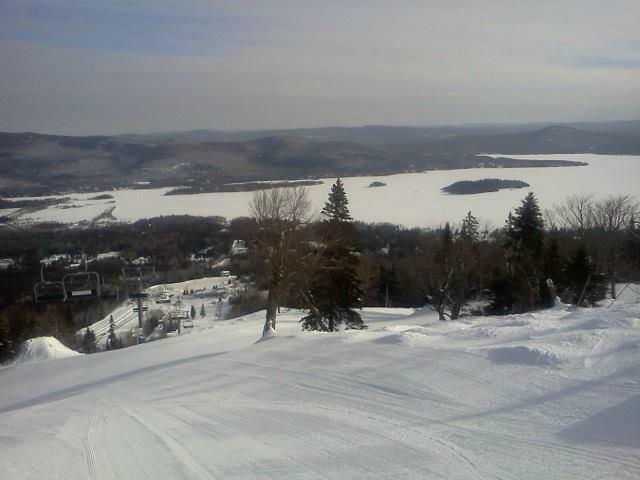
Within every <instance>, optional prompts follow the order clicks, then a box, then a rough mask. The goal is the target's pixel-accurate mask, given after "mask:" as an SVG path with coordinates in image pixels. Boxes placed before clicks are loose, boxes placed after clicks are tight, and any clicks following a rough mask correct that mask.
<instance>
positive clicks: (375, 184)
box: [368, 182, 387, 188]
mask: <svg viewBox="0 0 640 480" xmlns="http://www.w3.org/2000/svg"><path fill="white" fill-rule="evenodd" d="M386 186H387V184H386V183H384V182H371V183H370V184H369V187H368V188H374V187H386Z"/></svg>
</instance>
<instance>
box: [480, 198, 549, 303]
mask: <svg viewBox="0 0 640 480" xmlns="http://www.w3.org/2000/svg"><path fill="white" fill-rule="evenodd" d="M504 233H505V235H506V238H507V241H506V244H505V248H506V251H505V259H506V264H505V269H504V272H502V273H501V274H500V275H499V277H501V278H499V279H498V280H497V281H496V283H495V285H494V287H495V289H499V290H500V292H497V291H495V290H494V292H493V298H494V305H492V306H491V308H490V310H491V311H493V312H502V313H512V312H513V311H517V312H523V311H528V310H533V309H534V308H536V307H542V306H546V305H547V303H548V302H549V298H548V297H549V295H548V289H547V287H546V283H545V280H546V278H544V272H543V270H544V265H543V264H542V259H541V257H542V247H543V243H544V221H543V219H542V213H541V212H540V206H539V205H538V200H537V199H536V197H535V195H534V194H533V192H529V193H528V194H527V196H526V197H525V198H524V199H523V200H522V203H521V205H520V206H519V207H517V208H516V209H515V210H514V212H513V213H511V212H510V213H509V216H508V217H507V221H506V224H505V228H504ZM496 302H497V303H496Z"/></svg>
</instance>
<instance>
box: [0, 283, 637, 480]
mask: <svg viewBox="0 0 640 480" xmlns="http://www.w3.org/2000/svg"><path fill="white" fill-rule="evenodd" d="M632 291H633V292H634V293H635V294H636V296H634V297H628V298H630V300H628V301H626V302H625V301H620V302H619V303H618V304H614V305H612V307H611V308H609V309H607V308H598V309H581V310H576V311H571V310H567V311H564V310H562V309H551V310H547V311H540V312H534V313H531V314H524V315H513V316H508V317H502V318H501V317H485V318H472V319H466V320H464V321H460V322H447V323H440V322H438V321H437V320H436V319H435V317H434V315H433V314H432V313H424V312H416V313H415V314H410V312H408V311H403V312H402V313H399V312H398V311H394V310H391V309H390V310H386V311H385V310H381V309H375V310H372V311H370V312H368V311H366V310H365V312H364V317H365V319H366V320H368V321H369V322H370V328H369V329H368V330H365V331H347V332H339V333H337V334H333V335H331V334H319V333H308V332H307V333H303V332H300V331H299V324H298V323H297V320H298V318H299V314H298V313H297V312H295V311H290V312H288V313H284V314H282V315H281V316H280V318H279V332H280V334H279V336H277V337H275V338H272V339H270V340H268V341H265V342H259V343H255V340H256V338H257V335H259V332H260V331H261V323H262V321H263V317H262V314H261V313H258V314H253V315H250V316H248V317H246V318H244V319H239V320H238V321H235V322H224V324H218V325H215V327H214V328H211V329H204V328H202V329H199V330H198V329H197V328H196V329H194V332H193V333H192V334H190V335H184V336H181V337H176V338H172V339H167V340H162V341H158V342H154V343H151V344H146V345H141V346H138V347H131V348H129V349H124V350H120V351H112V352H105V353H99V354H95V355H86V356H80V357H72V358H67V359H63V360H55V361H51V362H46V364H41V365H34V364H25V365H19V366H13V367H5V368H3V369H0V393H1V395H0V422H1V423H2V425H4V426H5V428H4V429H3V432H2V434H1V436H0V447H2V448H0V478H2V479H3V480H5V479H7V480H10V479H14V478H15V479H17V478H26V479H31V478H33V479H41V478H45V479H67V478H82V479H85V478H86V479H105V480H106V479H114V478H127V479H133V480H143V479H153V480H157V479H158V478H194V479H206V478H236V479H282V478H297V479H327V478H355V479H364V478H389V479H390V478H416V479H418V478H433V479H468V478H479V479H518V480H520V479H536V480H537V479H540V478H561V479H573V478H575V479H603V478H615V479H637V478H640V420H639V418H638V417H639V416H638V411H639V409H640V305H639V304H638V303H637V299H638V298H640V288H634V289H632ZM495 351H499V352H501V353H500V354H499V358H497V359H496V358H495V357H492V355H494V356H495V354H492V353H491V352H495ZM538 354H540V355H548V356H549V357H548V358H553V359H554V361H553V362H538V361H537V357H536V356H535V355H538ZM532 355H533V356H532ZM544 358H547V357H544ZM505 360H506V361H505Z"/></svg>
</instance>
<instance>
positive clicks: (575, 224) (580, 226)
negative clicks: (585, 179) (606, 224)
mask: <svg viewBox="0 0 640 480" xmlns="http://www.w3.org/2000/svg"><path fill="white" fill-rule="evenodd" d="M594 207H595V204H594V202H593V195H583V194H576V195H571V196H570V197H569V198H567V200H566V202H565V203H564V204H562V205H558V206H556V207H555V208H554V210H553V211H554V213H555V218H557V223H558V225H559V226H560V227H561V228H567V229H573V230H576V231H577V232H578V234H579V235H580V236H584V234H585V232H587V231H589V230H591V229H592V228H593V224H594Z"/></svg>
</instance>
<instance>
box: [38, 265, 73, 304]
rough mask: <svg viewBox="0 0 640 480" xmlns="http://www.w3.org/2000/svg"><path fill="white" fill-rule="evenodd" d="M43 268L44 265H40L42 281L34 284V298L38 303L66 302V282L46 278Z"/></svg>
mask: <svg viewBox="0 0 640 480" xmlns="http://www.w3.org/2000/svg"><path fill="white" fill-rule="evenodd" d="M43 269H44V267H43V266H42V267H40V281H39V282H36V283H35V284H34V285H33V300H34V301H35V302H36V303H55V302H66V300H67V293H66V290H65V288H64V283H62V282H49V281H47V280H45V279H44V271H43Z"/></svg>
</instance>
